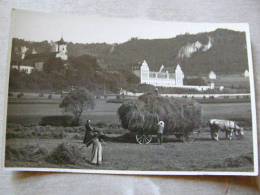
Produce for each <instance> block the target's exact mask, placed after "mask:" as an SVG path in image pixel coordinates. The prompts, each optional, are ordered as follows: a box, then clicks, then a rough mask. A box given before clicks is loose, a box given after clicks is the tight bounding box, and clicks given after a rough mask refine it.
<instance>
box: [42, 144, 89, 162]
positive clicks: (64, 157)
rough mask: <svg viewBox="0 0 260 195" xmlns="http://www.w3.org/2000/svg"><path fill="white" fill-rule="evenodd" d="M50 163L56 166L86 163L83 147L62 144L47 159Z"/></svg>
mask: <svg viewBox="0 0 260 195" xmlns="http://www.w3.org/2000/svg"><path fill="white" fill-rule="evenodd" d="M46 160H47V161H48V162H50V163H54V164H73V165H75V164H81V163H84V162H85V161H86V160H85V153H84V152H83V149H82V147H81V145H77V144H72V143H61V144H60V145H58V146H57V147H56V148H55V149H54V150H53V152H52V153H51V154H50V155H49V156H48V157H47V158H46Z"/></svg>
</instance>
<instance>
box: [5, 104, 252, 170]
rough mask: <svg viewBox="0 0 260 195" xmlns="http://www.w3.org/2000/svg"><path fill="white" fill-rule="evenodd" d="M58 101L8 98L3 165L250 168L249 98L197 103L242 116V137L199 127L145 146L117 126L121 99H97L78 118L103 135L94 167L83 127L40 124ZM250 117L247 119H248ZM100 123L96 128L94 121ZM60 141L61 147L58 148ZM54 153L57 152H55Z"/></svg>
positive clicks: (219, 113)
mask: <svg viewBox="0 0 260 195" xmlns="http://www.w3.org/2000/svg"><path fill="white" fill-rule="evenodd" d="M58 105H59V104H58V102H56V103H55V102H54V101H53V102H52V103H51V104H46V103H38V104H37V103H33V104H30V103H25V104H17V103H14V104H13V103H10V104H9V105H8V119H7V120H8V125H7V126H8V128H7V141H6V146H7V147H6V166H7V167H54V168H59V167H62V168H85V169H116V170H153V171H154V170H161V171H189V170H193V171H194V170H203V171H252V170H253V153H252V152H253V148H252V131H251V127H250V120H251V109H250V103H219V104H216V103H214V104H202V118H203V120H204V121H205V122H206V121H207V120H208V119H210V118H223V119H233V120H238V121H241V120H242V121H244V122H245V121H247V122H245V123H244V124H246V132H245V137H244V138H243V139H241V140H238V139H234V140H232V141H227V140H225V139H223V138H224V135H223V134H222V135H221V140H220V141H219V142H215V141H213V140H211V138H210V133H209V129H208V128H207V127H204V128H203V129H201V133H200V134H199V135H198V137H196V139H195V140H194V141H193V142H186V143H182V142H180V141H178V140H177V139H176V138H175V137H174V136H168V137H166V138H165V143H164V144H163V145H158V144H157V143H156V139H155V138H154V140H153V142H152V143H151V144H149V145H139V144H137V143H136V142H135V139H134V135H129V134H128V131H127V130H124V129H121V128H120V127H118V126H116V125H117V124H119V120H118V116H117V113H116V111H117V109H118V107H119V106H120V104H115V103H107V102H106V101H105V100H98V101H97V102H96V107H95V109H94V110H89V111H87V112H85V113H84V114H83V117H82V119H83V121H84V120H86V119H92V121H93V125H94V126H95V127H97V128H99V129H100V130H101V131H103V132H104V133H105V134H106V139H105V143H103V149H104V153H103V154H104V162H103V164H102V165H101V166H99V167H97V166H94V165H91V164H90V163H89V159H90V152H91V147H89V148H87V147H86V146H85V145H84V144H83V143H82V140H83V136H84V127H83V126H81V127H65V128H64V127H51V126H46V127H42V126H39V125H38V123H39V121H40V119H41V117H43V116H46V115H62V114H64V112H63V110H62V109H60V108H59V106H58ZM248 121H249V122H248ZM100 122H102V123H103V124H105V125H104V126H103V127H99V126H98V124H99V123H100ZM61 146H62V147H61ZM55 151H56V153H55V154H57V153H58V154H62V155H61V156H60V155H58V156H57V155H54V152H55Z"/></svg>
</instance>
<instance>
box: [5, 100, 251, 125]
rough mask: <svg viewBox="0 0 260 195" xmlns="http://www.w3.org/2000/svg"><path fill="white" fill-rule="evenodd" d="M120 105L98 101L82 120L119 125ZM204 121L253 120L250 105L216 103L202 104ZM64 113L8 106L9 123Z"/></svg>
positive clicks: (40, 106)
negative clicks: (213, 119)
mask: <svg viewBox="0 0 260 195" xmlns="http://www.w3.org/2000/svg"><path fill="white" fill-rule="evenodd" d="M119 106H120V104H114V103H107V102H106V101H105V100H97V101H96V106H95V109H94V110H88V111H87V112H84V113H83V116H82V120H83V121H85V120H86V119H91V120H93V122H95V123H96V122H101V121H102V122H106V123H119V119H118V116H117V109H118V108H119ZM201 106H202V117H203V119H204V121H207V120H208V119H210V118H220V119H232V120H236V119H238V120H241V119H243V120H251V107H250V103H249V102H246V103H214V104H201ZM62 114H65V113H64V111H63V110H62V109H61V108H59V104H58V103H56V104H55V103H51V104H42V103H39V104H36V103H33V104H29V103H27V104H8V114H7V116H8V119H7V120H8V123H20V124H38V123H39V121H40V119H41V117H43V116H47V115H62Z"/></svg>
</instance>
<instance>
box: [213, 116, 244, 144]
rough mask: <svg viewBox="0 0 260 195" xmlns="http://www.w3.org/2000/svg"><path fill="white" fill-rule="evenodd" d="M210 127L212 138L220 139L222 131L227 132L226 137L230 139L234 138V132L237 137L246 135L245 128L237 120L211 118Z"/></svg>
mask: <svg viewBox="0 0 260 195" xmlns="http://www.w3.org/2000/svg"><path fill="white" fill-rule="evenodd" d="M209 127H210V133H211V138H212V139H214V140H216V141H218V140H219V132H220V131H222V132H225V133H226V139H228V140H232V138H233V135H234V134H235V136H237V137H242V136H243V135H244V129H243V128H242V127H239V126H238V125H237V123H236V122H234V121H230V120H222V119H211V120H209Z"/></svg>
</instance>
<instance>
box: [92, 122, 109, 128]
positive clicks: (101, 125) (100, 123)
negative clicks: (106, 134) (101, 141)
mask: <svg viewBox="0 0 260 195" xmlns="http://www.w3.org/2000/svg"><path fill="white" fill-rule="evenodd" d="M95 126H96V127H98V128H104V127H107V124H106V123H105V122H97V123H96V124H95Z"/></svg>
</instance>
